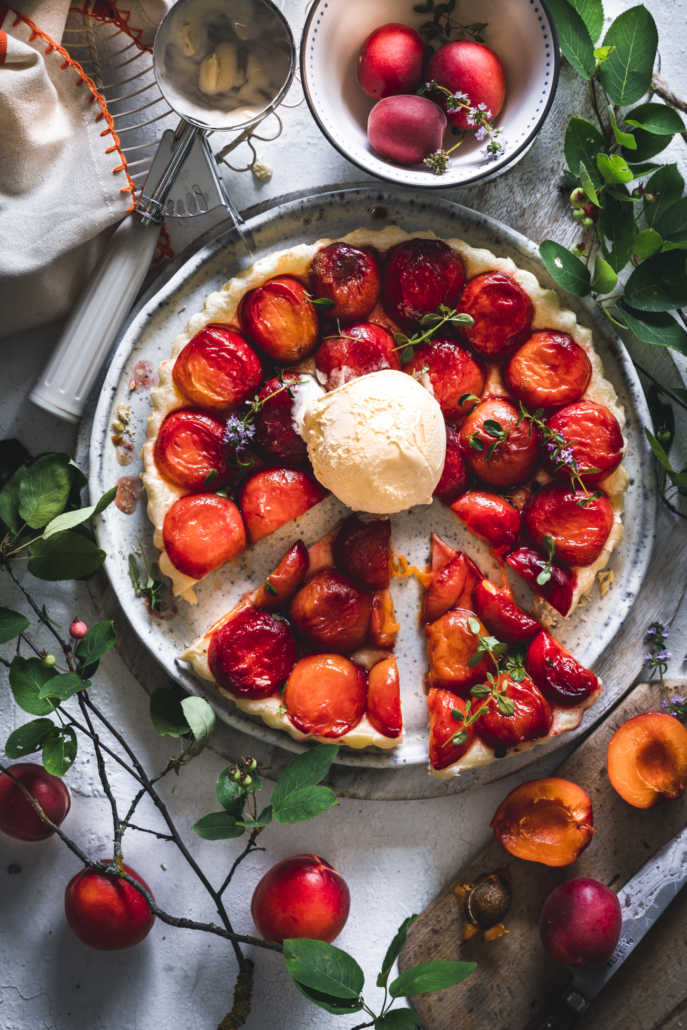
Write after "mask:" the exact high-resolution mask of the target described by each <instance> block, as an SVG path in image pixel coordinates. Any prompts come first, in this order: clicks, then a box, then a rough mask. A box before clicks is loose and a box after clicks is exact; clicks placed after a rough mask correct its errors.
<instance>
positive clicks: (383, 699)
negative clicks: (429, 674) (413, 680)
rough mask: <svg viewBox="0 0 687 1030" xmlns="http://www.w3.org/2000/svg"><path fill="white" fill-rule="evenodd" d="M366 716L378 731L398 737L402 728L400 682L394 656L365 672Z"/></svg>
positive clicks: (388, 735) (386, 735) (387, 735)
mask: <svg viewBox="0 0 687 1030" xmlns="http://www.w3.org/2000/svg"><path fill="white" fill-rule="evenodd" d="M367 717H368V719H369V720H370V722H371V723H372V725H373V726H374V728H375V729H376V730H377V732H378V733H381V734H383V735H384V736H385V737H400V735H401V732H402V730H403V717H402V714H401V684H400V681H399V678H398V666H397V665H396V659H395V658H385V659H384V661H382V662H377V664H376V665H373V666H372V668H371V669H370V671H369V673H368V674H367Z"/></svg>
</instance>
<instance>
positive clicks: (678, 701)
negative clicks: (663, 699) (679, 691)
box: [670, 695, 685, 705]
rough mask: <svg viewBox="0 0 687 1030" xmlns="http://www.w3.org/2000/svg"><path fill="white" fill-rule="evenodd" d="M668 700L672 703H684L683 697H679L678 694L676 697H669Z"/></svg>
mask: <svg viewBox="0 0 687 1030" xmlns="http://www.w3.org/2000/svg"><path fill="white" fill-rule="evenodd" d="M670 700H671V701H672V703H673V704H674V705H683V704H684V703H685V699H684V697H680V695H678V696H677V697H671V699H670Z"/></svg>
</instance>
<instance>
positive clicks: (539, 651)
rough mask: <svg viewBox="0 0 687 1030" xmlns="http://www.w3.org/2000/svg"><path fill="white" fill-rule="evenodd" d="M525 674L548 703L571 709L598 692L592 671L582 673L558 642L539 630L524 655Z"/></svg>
mask: <svg viewBox="0 0 687 1030" xmlns="http://www.w3.org/2000/svg"><path fill="white" fill-rule="evenodd" d="M526 667H527V671H528V673H529V674H530V676H531V677H532V679H533V680H534V682H535V683H536V684H537V686H538V687H539V689H540V690H541V692H542V694H543V695H544V697H545V698H546V699H547V701H550V702H551V704H552V705H560V706H561V708H573V707H574V706H575V705H579V704H581V703H582V702H583V701H586V700H587V698H588V697H589V695H590V694H593V693H594V691H595V690H598V689H599V686H600V683H599V681H598V679H597V678H596V676H595V675H594V673H593V672H592V671H591V669H585V667H584V665H580V663H579V662H578V661H577V659H576V658H574V657H573V656H572V655H571V654H570V652H569V651H568V650H567V649H566V648H565V647H563V645H562V644H561V643H560V641H558V640H555V639H554V638H553V637H552V636H549V634H548V633H547V632H546V630H542V631H541V633H540V634H539V636H538V637H536V639H535V640H533V641H532V643H531V644H530V647H529V649H528V651H527V660H526Z"/></svg>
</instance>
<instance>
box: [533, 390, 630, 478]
mask: <svg viewBox="0 0 687 1030" xmlns="http://www.w3.org/2000/svg"><path fill="white" fill-rule="evenodd" d="M547 424H548V427H549V429H550V430H551V432H552V433H560V434H561V436H562V437H563V438H564V439H565V440H566V441H567V443H566V446H565V447H564V448H563V451H564V453H563V454H561V453H560V449H559V453H558V455H557V456H556V457H554V455H555V453H556V452H555V450H554V449H553V445H552V444H550V443H549V444H545V443H544V441H543V440H542V460H543V464H544V468H545V469H546V470H547V472H550V473H551V475H552V476H554V477H555V478H556V479H570V468H569V465H568V462H567V461H566V460H565V458H566V457H570V458H572V460H573V461H575V462H576V463H577V468H578V470H579V473H580V475H581V476H582V482H583V483H584V484H585V486H595V485H596V484H598V483H601V482H602V481H603V480H604V479H606V478H607V477H608V476H610V475H611V473H612V472H615V470H616V469H617V468H618V466H619V465H620V463H621V461H622V460H623V450H624V447H625V441H624V440H623V434H622V431H621V429H620V425H619V424H618V420H617V418H616V417H615V415H614V414H613V412H612V411H609V410H608V408H606V407H604V405H603V404H592V403H591V402H590V401H580V403H579V404H569V405H568V406H567V407H566V408H562V409H561V410H560V411H557V412H556V414H555V415H552V416H551V418H550V419H549V420H548V423H547Z"/></svg>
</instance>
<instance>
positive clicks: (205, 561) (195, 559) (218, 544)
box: [162, 494, 246, 579]
mask: <svg viewBox="0 0 687 1030" xmlns="http://www.w3.org/2000/svg"><path fill="white" fill-rule="evenodd" d="M162 539H163V542H164V547H165V551H166V552H167V555H168V557H169V560H170V561H171V563H172V565H173V566H174V567H175V568H176V569H178V570H179V572H182V573H183V574H184V575H185V576H191V577H192V578H193V579H202V578H203V576H207V574H208V572H212V570H213V569H217V568H219V566H220V565H223V564H224V562H226V561H231V560H232V559H234V558H237V557H238V556H239V555H240V554H243V552H244V551H245V549H246V529H245V526H244V524H243V519H242V518H241V512H240V511H239V510H238V508H237V507H236V505H235V504H234V503H233V501H230V500H228V499H227V498H226V497H218V496H217V494H188V495H187V496H186V497H180V498H179V500H178V501H175V502H174V504H173V505H172V507H171V508H170V509H169V511H168V512H167V514H166V515H165V521H164V523H163V524H162Z"/></svg>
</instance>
